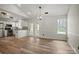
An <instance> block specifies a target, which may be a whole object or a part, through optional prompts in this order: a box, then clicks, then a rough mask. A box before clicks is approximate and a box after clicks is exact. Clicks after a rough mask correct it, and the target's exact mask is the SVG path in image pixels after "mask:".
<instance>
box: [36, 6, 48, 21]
mask: <svg viewBox="0 0 79 59" xmlns="http://www.w3.org/2000/svg"><path fill="white" fill-rule="evenodd" d="M38 8H39V17H37V19H39V20H42V14H43V13H42V7H41V6H39V7H38ZM44 14H45V15H48V11H45V12H44Z"/></svg>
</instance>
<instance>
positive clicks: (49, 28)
mask: <svg viewBox="0 0 79 59" xmlns="http://www.w3.org/2000/svg"><path fill="white" fill-rule="evenodd" d="M61 18H66V16H49V15H47V16H43V17H42V20H39V19H34V20H31V21H29V22H28V23H29V24H30V23H34V27H35V25H36V23H37V24H39V26H40V27H39V37H42V38H49V39H59V40H67V35H66V34H58V33H57V29H58V24H57V20H58V19H61ZM29 27H30V26H29ZM34 31H35V30H34ZM34 34H35V33H34ZM43 34H44V36H43Z"/></svg>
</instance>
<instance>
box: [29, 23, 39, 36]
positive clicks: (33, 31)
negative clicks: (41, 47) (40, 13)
mask: <svg viewBox="0 0 79 59" xmlns="http://www.w3.org/2000/svg"><path fill="white" fill-rule="evenodd" d="M39 29H40V26H39V24H38V23H30V24H29V36H33V37H39Z"/></svg>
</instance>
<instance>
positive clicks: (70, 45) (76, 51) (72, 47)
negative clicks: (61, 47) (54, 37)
mask: <svg viewBox="0 0 79 59" xmlns="http://www.w3.org/2000/svg"><path fill="white" fill-rule="evenodd" d="M68 44H69V46H70V47H71V48H72V49H73V51H74V52H75V53H76V54H78V53H77V51H76V49H75V48H74V47H73V46H72V45H71V44H70V43H69V41H68Z"/></svg>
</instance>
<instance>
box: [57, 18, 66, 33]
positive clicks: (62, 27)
mask: <svg viewBox="0 0 79 59" xmlns="http://www.w3.org/2000/svg"><path fill="white" fill-rule="evenodd" d="M57 24H58V29H57V33H58V34H66V19H64V18H62V19H58V20H57Z"/></svg>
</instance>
